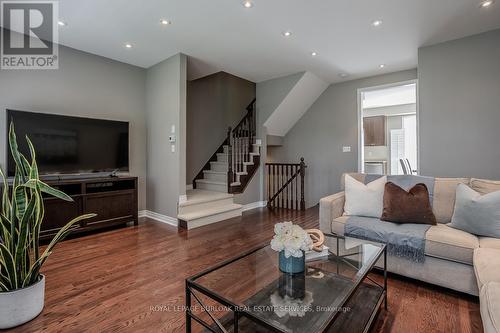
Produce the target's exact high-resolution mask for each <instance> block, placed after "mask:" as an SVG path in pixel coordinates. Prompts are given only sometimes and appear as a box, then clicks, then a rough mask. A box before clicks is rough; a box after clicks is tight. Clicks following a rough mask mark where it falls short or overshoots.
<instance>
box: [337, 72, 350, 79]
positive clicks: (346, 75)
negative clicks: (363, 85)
mask: <svg viewBox="0 0 500 333" xmlns="http://www.w3.org/2000/svg"><path fill="white" fill-rule="evenodd" d="M339 76H340V77H341V78H343V79H345V78H346V77H348V76H349V75H348V74H347V73H340V74H339Z"/></svg>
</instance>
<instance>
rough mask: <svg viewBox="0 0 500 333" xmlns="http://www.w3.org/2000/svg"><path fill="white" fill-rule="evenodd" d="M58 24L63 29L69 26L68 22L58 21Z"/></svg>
mask: <svg viewBox="0 0 500 333" xmlns="http://www.w3.org/2000/svg"><path fill="white" fill-rule="evenodd" d="M57 24H58V25H59V26H61V27H65V26H67V25H68V24H67V23H66V22H64V21H57Z"/></svg>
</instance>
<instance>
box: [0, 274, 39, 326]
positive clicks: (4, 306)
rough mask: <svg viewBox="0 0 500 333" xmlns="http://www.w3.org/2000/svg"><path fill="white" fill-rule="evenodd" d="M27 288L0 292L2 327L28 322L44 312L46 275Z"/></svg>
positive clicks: (0, 323) (0, 320) (0, 322)
mask: <svg viewBox="0 0 500 333" xmlns="http://www.w3.org/2000/svg"><path fill="white" fill-rule="evenodd" d="M41 277H42V278H41V279H40V281H38V282H37V283H35V284H34V285H31V286H29V287H27V288H23V289H17V290H14V291H9V292H0V329H6V328H11V327H15V326H19V325H21V324H24V323H27V322H28V321H30V320H31V319H33V318H35V317H36V316H38V315H39V314H40V312H42V310H43V304H44V297H45V276H44V275H41Z"/></svg>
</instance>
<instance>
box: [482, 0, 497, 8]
mask: <svg viewBox="0 0 500 333" xmlns="http://www.w3.org/2000/svg"><path fill="white" fill-rule="evenodd" d="M494 2H495V1H494V0H485V1H481V3H480V6H481V8H488V7H490V6H491V5H492V4H493V3H494Z"/></svg>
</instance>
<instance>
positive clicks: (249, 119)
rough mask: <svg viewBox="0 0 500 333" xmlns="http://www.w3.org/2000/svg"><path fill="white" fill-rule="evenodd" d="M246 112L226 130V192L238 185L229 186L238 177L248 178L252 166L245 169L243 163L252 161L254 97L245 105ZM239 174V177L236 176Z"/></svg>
mask: <svg viewBox="0 0 500 333" xmlns="http://www.w3.org/2000/svg"><path fill="white" fill-rule="evenodd" d="M246 109H247V114H246V115H245V116H244V117H243V119H241V121H240V122H239V123H238V125H236V127H235V128H234V129H232V128H231V127H229V128H228V130H227V139H226V143H227V145H228V146H229V150H228V161H227V163H228V172H227V187H228V192H229V193H231V192H234V191H235V189H238V187H235V186H231V184H233V183H235V182H236V181H237V180H238V179H239V180H240V183H241V180H242V179H249V178H250V177H248V176H249V172H248V170H249V169H252V172H253V171H254V170H253V168H249V167H247V168H246V169H245V167H244V164H245V163H250V162H253V161H254V159H253V158H252V156H251V153H252V152H253V144H254V143H255V142H254V141H255V135H256V127H257V125H256V117H255V99H254V100H253V101H252V102H251V103H250V104H249V105H248V106H247V108H246ZM245 170H246V171H247V175H243V177H242V175H241V173H243V172H244V171H245ZM237 174H240V177H237ZM245 185H246V184H241V185H240V187H244V186H245Z"/></svg>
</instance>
